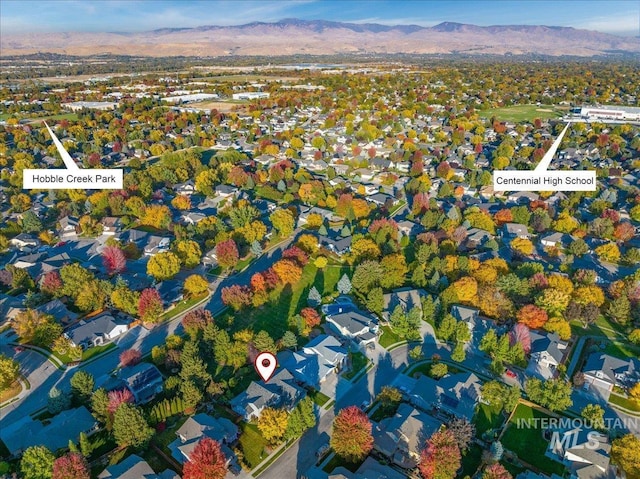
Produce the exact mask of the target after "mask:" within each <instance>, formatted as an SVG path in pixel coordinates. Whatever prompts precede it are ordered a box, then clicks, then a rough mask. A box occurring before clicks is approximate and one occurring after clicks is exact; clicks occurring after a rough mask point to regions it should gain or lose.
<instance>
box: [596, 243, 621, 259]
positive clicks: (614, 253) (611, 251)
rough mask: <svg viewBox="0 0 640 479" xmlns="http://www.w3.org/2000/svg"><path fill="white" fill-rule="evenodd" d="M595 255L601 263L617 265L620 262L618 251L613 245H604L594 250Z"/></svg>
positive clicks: (616, 246)
mask: <svg viewBox="0 0 640 479" xmlns="http://www.w3.org/2000/svg"><path fill="white" fill-rule="evenodd" d="M595 253H596V254H597V255H598V258H600V259H601V260H602V261H608V262H610V263H618V262H619V261H620V256H621V255H620V249H619V248H618V245H616V244H615V243H605V244H603V245H601V246H598V247H597V248H596V249H595Z"/></svg>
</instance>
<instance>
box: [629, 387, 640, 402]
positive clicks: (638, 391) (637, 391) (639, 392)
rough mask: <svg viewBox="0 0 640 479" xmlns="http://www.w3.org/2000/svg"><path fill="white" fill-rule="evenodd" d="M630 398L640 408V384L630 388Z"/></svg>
mask: <svg viewBox="0 0 640 479" xmlns="http://www.w3.org/2000/svg"><path fill="white" fill-rule="evenodd" d="M629 398H631V400H633V401H635V403H636V404H638V405H639V406H640V383H635V384H634V385H633V386H631V388H629Z"/></svg>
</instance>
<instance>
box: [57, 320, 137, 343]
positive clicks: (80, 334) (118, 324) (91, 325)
mask: <svg viewBox="0 0 640 479" xmlns="http://www.w3.org/2000/svg"><path fill="white" fill-rule="evenodd" d="M130 323H131V321H130V320H124V319H116V318H114V317H113V316H111V315H110V314H109V313H103V314H101V315H99V316H96V317H94V318H89V319H83V320H82V321H80V322H79V323H78V324H77V325H76V326H74V327H73V328H71V329H69V330H68V331H66V332H65V333H64V335H65V336H66V337H67V338H68V339H70V340H71V342H72V343H73V344H74V345H75V346H80V347H82V348H83V349H88V348H92V347H94V346H101V345H103V344H107V343H108V342H110V341H111V340H113V339H115V338H117V337H118V336H120V335H121V334H124V333H126V332H127V330H128V329H129V324H130Z"/></svg>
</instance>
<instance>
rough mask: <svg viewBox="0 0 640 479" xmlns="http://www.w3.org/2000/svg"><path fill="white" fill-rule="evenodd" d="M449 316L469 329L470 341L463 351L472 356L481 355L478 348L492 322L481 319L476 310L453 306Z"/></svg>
mask: <svg viewBox="0 0 640 479" xmlns="http://www.w3.org/2000/svg"><path fill="white" fill-rule="evenodd" d="M451 315H452V316H453V317H454V318H456V320H458V321H462V322H464V323H466V324H467V327H468V328H469V332H470V333H471V340H470V341H469V342H468V343H466V344H465V346H464V347H465V349H466V350H468V351H471V352H473V353H474V354H482V352H481V351H480V350H479V349H478V347H479V345H480V341H481V340H482V337H483V336H484V335H485V334H486V333H487V331H489V329H490V328H491V327H492V326H491V324H492V322H490V321H488V320H486V319H485V318H483V317H481V316H480V311H479V310H478V309H476V308H470V307H468V306H462V305H453V306H452V307H451Z"/></svg>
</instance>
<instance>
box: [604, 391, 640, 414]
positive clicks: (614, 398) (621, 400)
mask: <svg viewBox="0 0 640 479" xmlns="http://www.w3.org/2000/svg"><path fill="white" fill-rule="evenodd" d="M609 403H610V404H615V405H617V406H620V407H622V408H624V409H629V410H630V411H637V412H640V404H638V402H637V401H634V400H632V399H629V398H626V397H623V396H620V395H618V394H614V393H611V395H610V396H609Z"/></svg>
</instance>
